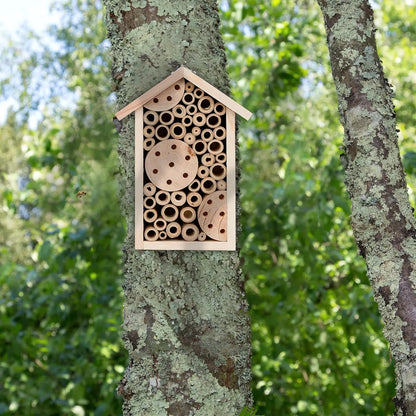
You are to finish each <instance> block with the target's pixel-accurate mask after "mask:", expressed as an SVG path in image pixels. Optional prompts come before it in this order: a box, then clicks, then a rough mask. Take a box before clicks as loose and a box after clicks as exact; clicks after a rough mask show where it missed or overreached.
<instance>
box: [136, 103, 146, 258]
mask: <svg viewBox="0 0 416 416" xmlns="http://www.w3.org/2000/svg"><path fill="white" fill-rule="evenodd" d="M134 122H135V134H134V137H135V140H134V168H135V173H134V178H135V179H134V180H135V186H134V193H135V195H134V200H135V203H134V205H135V209H134V224H135V226H134V228H135V237H134V238H135V249H136V250H143V248H144V245H143V233H144V229H143V168H144V166H143V107H139V108H138V109H137V110H136V111H135V121H134Z"/></svg>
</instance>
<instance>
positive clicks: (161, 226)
mask: <svg viewBox="0 0 416 416" xmlns="http://www.w3.org/2000/svg"><path fill="white" fill-rule="evenodd" d="M166 225H167V222H166V220H164V219H163V218H158V219H157V220H156V221H155V224H154V227H155V228H156V230H158V231H163V230H164V229H165V228H166Z"/></svg>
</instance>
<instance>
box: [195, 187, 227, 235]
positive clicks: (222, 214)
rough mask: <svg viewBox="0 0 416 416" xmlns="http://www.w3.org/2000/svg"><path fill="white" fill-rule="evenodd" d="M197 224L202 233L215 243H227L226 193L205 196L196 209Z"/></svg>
mask: <svg viewBox="0 0 416 416" xmlns="http://www.w3.org/2000/svg"><path fill="white" fill-rule="evenodd" d="M198 222H199V225H200V227H201V229H202V231H204V233H205V234H206V235H207V236H208V237H211V238H212V239H214V240H217V241H227V192H226V191H216V192H213V193H212V194H210V195H206V196H205V197H204V199H203V200H202V203H201V205H200V206H199V208H198Z"/></svg>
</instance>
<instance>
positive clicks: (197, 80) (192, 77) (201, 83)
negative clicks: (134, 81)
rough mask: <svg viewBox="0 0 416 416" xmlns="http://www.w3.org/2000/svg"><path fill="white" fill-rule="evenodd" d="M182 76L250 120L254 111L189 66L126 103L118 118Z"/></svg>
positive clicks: (140, 105) (118, 113)
mask: <svg viewBox="0 0 416 416" xmlns="http://www.w3.org/2000/svg"><path fill="white" fill-rule="evenodd" d="M182 78H185V79H187V80H188V81H191V82H193V83H194V84H195V85H196V86H197V87H199V88H201V89H202V90H204V91H205V92H206V93H208V94H209V95H211V96H212V97H213V98H215V99H216V100H218V101H220V102H221V103H222V104H224V105H225V106H226V107H228V108H229V109H230V110H232V111H234V112H235V113H237V114H239V115H240V116H241V117H243V118H244V119H246V120H248V119H249V118H250V117H251V116H252V113H251V112H250V111H248V110H247V109H246V108H244V107H243V106H242V105H240V104H238V103H237V102H235V101H234V100H233V99H231V98H230V97H229V96H228V95H226V94H224V93H223V92H221V91H220V90H218V89H217V88H215V87H214V86H212V85H211V84H209V83H208V82H207V81H205V80H203V79H202V78H201V77H199V76H198V75H196V74H194V73H193V72H192V71H191V70H189V69H188V68H185V67H184V66H181V67H180V68H179V69H177V70H176V71H175V72H172V74H171V75H169V76H168V77H167V78H165V79H164V80H163V81H161V82H159V84H157V85H155V86H154V87H153V88H150V90H148V91H146V92H145V93H144V94H143V95H141V96H140V97H138V98H136V99H135V100H134V101H132V102H131V103H130V104H128V105H126V106H125V107H124V108H122V109H121V110H120V111H118V112H117V113H116V117H117V119H118V120H122V119H123V118H124V117H127V116H128V115H129V114H130V113H132V112H133V111H136V110H137V109H138V108H140V107H142V106H143V105H144V104H146V103H147V102H148V101H150V100H151V99H152V98H154V97H156V96H157V95H159V94H160V93H161V92H163V91H164V90H165V89H166V88H169V87H170V86H171V85H172V84H174V83H175V82H178V81H179V80H180V79H182Z"/></svg>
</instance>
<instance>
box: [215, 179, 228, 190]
mask: <svg viewBox="0 0 416 416" xmlns="http://www.w3.org/2000/svg"><path fill="white" fill-rule="evenodd" d="M217 189H218V190H219V191H225V190H226V189H227V182H225V181H224V180H222V179H221V180H219V181H217Z"/></svg>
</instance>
